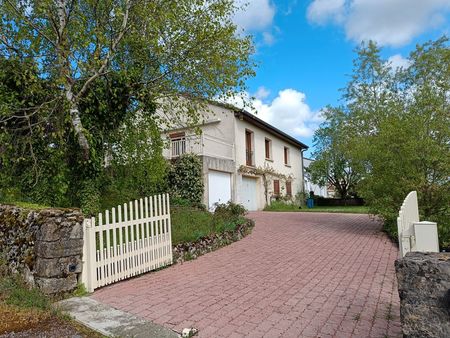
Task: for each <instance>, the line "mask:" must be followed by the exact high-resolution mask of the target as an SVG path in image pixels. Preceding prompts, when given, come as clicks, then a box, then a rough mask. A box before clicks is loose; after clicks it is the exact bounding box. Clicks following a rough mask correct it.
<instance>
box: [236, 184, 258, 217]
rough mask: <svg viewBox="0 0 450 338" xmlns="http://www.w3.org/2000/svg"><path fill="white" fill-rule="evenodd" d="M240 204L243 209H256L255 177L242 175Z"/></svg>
mask: <svg viewBox="0 0 450 338" xmlns="http://www.w3.org/2000/svg"><path fill="white" fill-rule="evenodd" d="M240 195H241V204H242V205H243V206H244V207H245V209H247V210H250V211H253V210H258V207H257V204H256V179H255V178H250V177H242V189H241V194H240Z"/></svg>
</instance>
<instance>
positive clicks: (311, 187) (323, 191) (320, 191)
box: [303, 157, 329, 197]
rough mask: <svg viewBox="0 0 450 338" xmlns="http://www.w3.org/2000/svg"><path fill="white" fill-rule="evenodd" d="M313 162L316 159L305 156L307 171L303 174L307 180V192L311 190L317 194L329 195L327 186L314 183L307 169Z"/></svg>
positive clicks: (304, 164) (304, 161)
mask: <svg viewBox="0 0 450 338" xmlns="http://www.w3.org/2000/svg"><path fill="white" fill-rule="evenodd" d="M313 162H314V160H312V159H310V158H307V157H303V168H304V169H305V173H304V175H303V177H304V181H305V192H306V193H307V194H309V192H310V191H312V192H314V195H316V196H322V197H329V196H328V189H327V187H326V186H320V185H318V184H315V183H312V182H311V178H310V175H309V174H308V173H307V172H306V169H307V168H309V166H310V165H311V163H313Z"/></svg>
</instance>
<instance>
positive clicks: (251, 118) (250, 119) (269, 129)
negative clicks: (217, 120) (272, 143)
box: [234, 109, 309, 150]
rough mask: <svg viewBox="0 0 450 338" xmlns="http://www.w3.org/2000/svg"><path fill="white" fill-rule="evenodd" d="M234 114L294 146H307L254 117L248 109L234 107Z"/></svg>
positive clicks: (302, 147) (304, 147) (305, 147)
mask: <svg viewBox="0 0 450 338" xmlns="http://www.w3.org/2000/svg"><path fill="white" fill-rule="evenodd" d="M234 116H236V117H237V118H239V119H240V120H244V121H246V122H248V123H251V124H253V125H255V126H257V127H259V128H261V129H263V130H265V131H267V132H268V133H270V134H272V135H275V136H277V137H279V138H281V139H282V140H284V141H285V142H287V143H290V144H292V145H293V146H295V147H299V148H300V149H305V150H306V149H308V148H309V147H308V146H307V145H306V144H304V143H302V142H300V141H298V140H297V139H295V138H293V137H292V136H290V135H288V134H286V133H285V132H283V131H281V130H280V129H278V128H275V127H274V126H272V125H271V124H269V123H267V122H265V121H263V120H261V119H260V118H258V117H256V116H255V115H254V114H251V113H249V112H248V111H245V110H243V109H235V110H234Z"/></svg>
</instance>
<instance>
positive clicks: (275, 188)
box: [273, 180, 280, 196]
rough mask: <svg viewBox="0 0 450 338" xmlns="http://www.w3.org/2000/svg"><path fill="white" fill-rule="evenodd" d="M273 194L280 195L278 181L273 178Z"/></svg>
mask: <svg viewBox="0 0 450 338" xmlns="http://www.w3.org/2000/svg"><path fill="white" fill-rule="evenodd" d="M273 194H274V195H275V196H280V181H279V180H273Z"/></svg>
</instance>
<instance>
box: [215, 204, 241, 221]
mask: <svg viewBox="0 0 450 338" xmlns="http://www.w3.org/2000/svg"><path fill="white" fill-rule="evenodd" d="M214 206H215V209H214V216H216V217H222V218H230V219H235V218H239V217H242V216H244V215H245V214H246V213H247V210H246V209H245V208H244V206H243V205H241V204H236V203H233V202H231V201H229V202H227V203H215V204H214Z"/></svg>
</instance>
